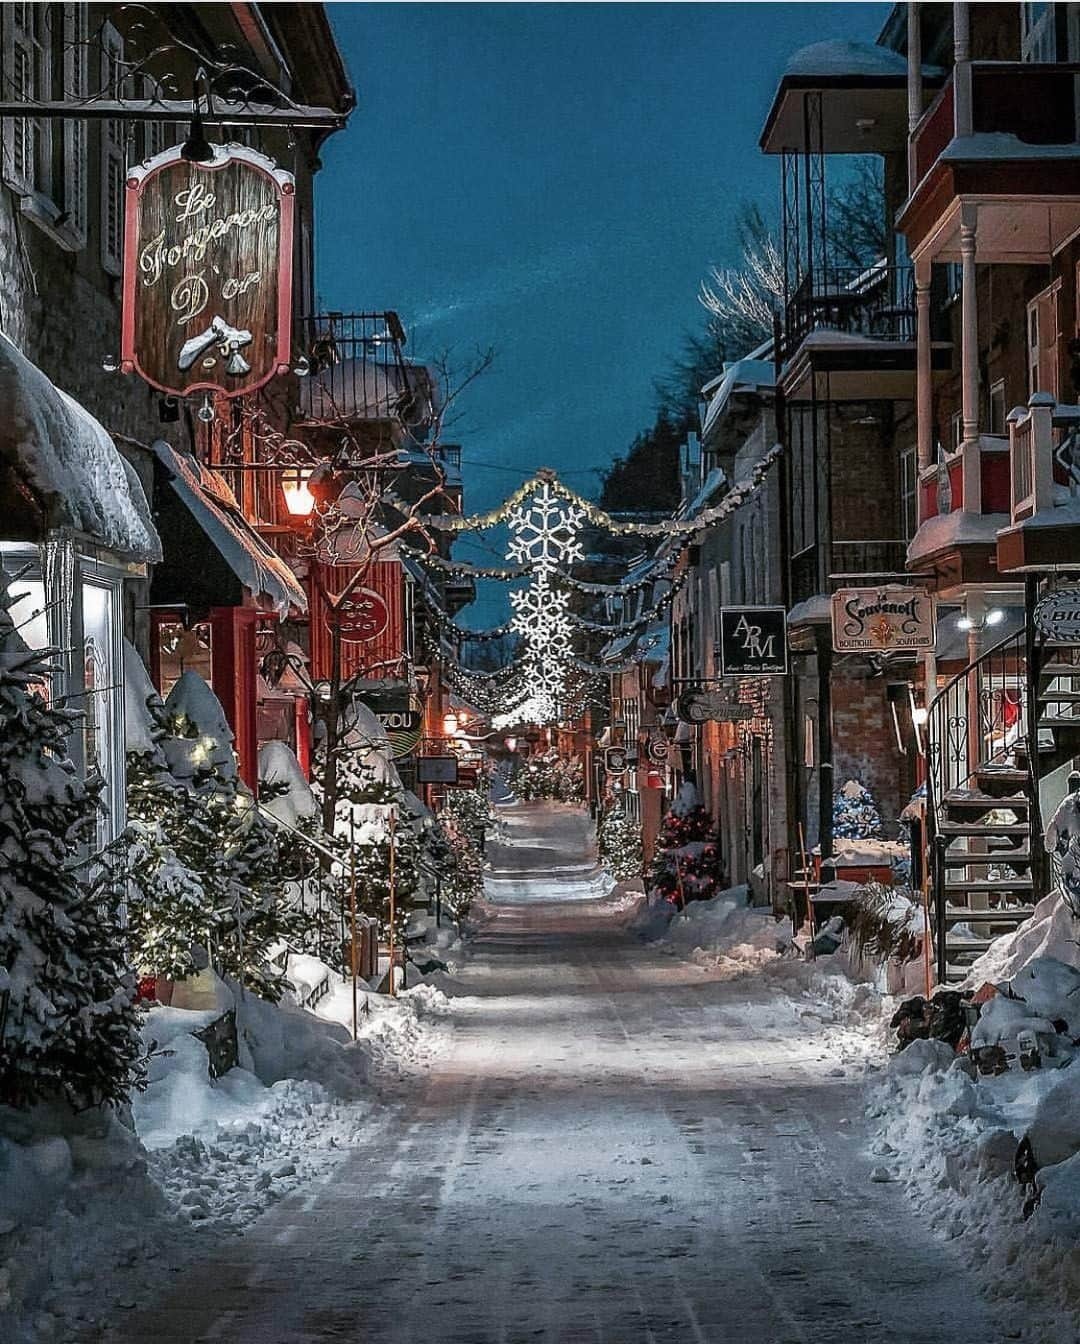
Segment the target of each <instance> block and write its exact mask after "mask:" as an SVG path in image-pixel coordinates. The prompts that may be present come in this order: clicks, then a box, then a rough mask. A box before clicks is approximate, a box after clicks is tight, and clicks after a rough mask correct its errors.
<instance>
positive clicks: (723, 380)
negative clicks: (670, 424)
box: [701, 359, 776, 438]
mask: <svg viewBox="0 0 1080 1344" xmlns="http://www.w3.org/2000/svg"><path fill="white" fill-rule="evenodd" d="M775 386H776V369H775V367H774V365H773V363H772V361H771V360H768V359H737V360H735V361H734V363H732V364H725V365H724V372H723V375H722V376H721V377H720V379H719V381H713V382H711V383H709V384H707V386H706V387H705V388H703V389H702V390H703V391H705V392H707V393H708V394H709V406H708V410H707V411H706V412H705V420H704V423H703V424H702V426H701V437H702V438H705V437H706V436H707V434H708V432H709V430H710V429H711V428H712V426H713V425H714V424H715V423H716V420H717V418H718V417H719V416H721V415H723V413H724V410H725V408H726V406H727V404H728V402H729V401H730V399H731V397H732V395H733V394H734V393H736V392H749V393H754V392H760V391H762V389H771V388H773V387H775Z"/></svg>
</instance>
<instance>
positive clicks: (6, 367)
mask: <svg viewBox="0 0 1080 1344" xmlns="http://www.w3.org/2000/svg"><path fill="white" fill-rule="evenodd" d="M0 404H2V405H3V408H4V414H3V420H2V423H0V498H3V497H4V496H9V497H10V495H11V494H12V493H14V492H15V491H18V492H19V493H23V492H26V491H28V492H29V493H30V494H31V495H32V496H33V497H34V499H35V500H36V502H37V503H38V505H39V506H40V508H41V511H42V514H43V516H44V518H43V521H44V524H45V526H46V527H47V528H61V527H68V528H73V529H74V530H75V531H77V532H80V533H82V534H83V535H84V536H86V537H88V538H90V539H91V540H92V541H94V542H97V543H98V544H99V545H101V546H105V547H107V548H108V549H109V550H111V551H116V552H117V553H118V554H120V555H124V556H128V557H130V558H131V559H133V560H141V561H145V562H148V563H151V564H153V563H154V562H156V561H157V560H159V559H160V558H161V542H160V540H159V538H158V534H157V531H156V530H155V528H154V524H153V522H152V521H151V519H150V509H149V507H148V506H147V502H146V496H145V495H144V494H143V489H142V485H141V484H140V483H139V478H138V477H137V476H136V474H135V471H134V469H133V468H132V467H131V466H130V464H129V463H127V462H125V461H124V459H123V457H122V456H121V455H120V452H119V450H118V449H117V447H116V444H115V443H113V441H112V439H111V438H110V437H109V434H108V433H107V431H106V430H105V428H104V426H102V425H101V424H99V422H98V421H97V420H95V419H94V417H93V416H92V415H91V414H90V412H89V411H88V410H86V408H85V407H83V406H80V405H79V403H78V402H77V401H75V400H74V398H72V397H69V396H68V394H67V393H66V392H62V391H61V390H60V388H58V387H56V386H55V384H53V383H52V382H51V381H50V380H49V379H48V378H47V377H46V376H45V374H44V373H42V371H41V370H40V369H39V368H38V367H37V365H36V364H33V363H31V362H30V360H28V359H27V358H26V356H25V355H24V354H23V353H22V352H21V351H20V350H19V349H18V347H17V346H16V345H15V344H14V343H13V342H12V341H10V340H9V339H8V338H7V337H6V336H5V335H4V334H3V333H2V332H0ZM5 478H9V480H10V484H11V485H13V486H14V491H12V490H11V488H10V486H9V480H5Z"/></svg>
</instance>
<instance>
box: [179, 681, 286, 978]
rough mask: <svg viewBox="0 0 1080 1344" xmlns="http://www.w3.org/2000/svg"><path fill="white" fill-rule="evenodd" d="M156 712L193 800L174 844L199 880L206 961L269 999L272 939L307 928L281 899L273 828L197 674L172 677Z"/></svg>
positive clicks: (272, 974) (283, 896)
mask: <svg viewBox="0 0 1080 1344" xmlns="http://www.w3.org/2000/svg"><path fill="white" fill-rule="evenodd" d="M165 711H166V716H167V735H166V737H165V738H164V739H163V740H162V744H161V745H162V750H163V751H164V753H165V758H166V760H167V761H168V763H169V767H170V770H171V772H172V774H173V776H174V777H175V778H176V779H178V780H180V781H181V782H183V783H185V784H186V785H187V787H188V789H189V790H190V792H191V794H192V795H193V796H194V798H195V800H196V802H197V806H196V807H195V808H194V809H193V814H192V817H191V824H190V826H189V828H188V830H187V832H186V833H185V835H184V836H182V837H175V838H174V840H175V845H176V849H177V852H178V853H179V854H180V856H181V858H182V859H183V860H184V862H185V863H186V864H187V866H188V867H189V868H192V869H193V870H194V871H195V872H197V873H198V874H199V875H200V878H201V880H202V884H203V891H204V896H205V900H204V908H203V913H204V916H205V918H206V931H205V932H206V947H207V950H208V952H209V956H210V961H211V964H212V965H213V966H214V968H215V969H216V970H217V971H219V972H220V973H222V974H224V975H229V976H232V977H233V978H234V979H237V980H239V981H241V983H243V984H244V985H246V986H247V987H248V988H250V989H253V990H255V991H256V993H258V994H260V995H261V996H262V997H263V998H267V999H271V1000H276V999H277V998H279V997H280V995H281V991H282V988H283V985H282V981H281V977H280V975H279V974H278V972H277V971H276V970H275V969H274V968H273V966H272V965H271V964H270V962H269V952H270V949H271V947H272V946H273V945H274V944H275V943H278V942H281V941H288V942H294V943H299V942H301V941H302V940H303V938H304V934H305V932H306V930H307V927H308V921H307V917H306V915H305V914H304V912H303V911H302V910H300V909H298V908H297V907H296V905H295V904H293V903H291V902H290V900H289V893H288V891H287V889H286V885H285V883H284V881H283V880H282V877H281V874H280V872H279V869H278V846H277V836H276V834H275V832H274V828H273V826H272V823H270V822H269V821H268V820H267V819H266V818H265V817H263V816H262V815H261V814H260V813H259V811H258V809H257V808H256V806H255V800H254V798H253V797H252V795H251V792H250V791H249V790H248V789H247V788H246V786H245V785H244V784H243V782H242V781H241V780H240V777H239V775H238V773H237V768H236V756H235V754H234V752H233V749H232V732H231V730H230V729H229V725H228V722H227V721H226V718H225V712H224V710H223V709H222V708H221V703H220V701H219V700H218V699H217V697H216V696H215V695H214V693H213V691H212V690H211V689H210V687H209V686H208V685H207V684H206V682H205V681H204V680H203V679H202V677H200V676H199V674H198V673H197V672H192V671H187V672H185V673H184V674H183V676H181V678H180V680H179V681H178V682H177V683H176V685H175V686H174V687H173V688H172V690H171V691H170V692H169V696H168V699H167V700H166V701H165Z"/></svg>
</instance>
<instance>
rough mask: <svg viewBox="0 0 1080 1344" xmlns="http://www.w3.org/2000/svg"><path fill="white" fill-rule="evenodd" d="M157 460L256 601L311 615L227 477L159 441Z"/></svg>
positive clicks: (287, 570) (294, 582)
mask: <svg viewBox="0 0 1080 1344" xmlns="http://www.w3.org/2000/svg"><path fill="white" fill-rule="evenodd" d="M153 451H154V455H155V456H156V457H157V459H158V461H159V462H160V463H161V465H162V466H163V467H164V468H165V470H166V471H167V472H168V474H169V484H170V485H171V486H172V489H173V490H174V492H175V493H176V494H177V496H178V497H179V498H180V499H181V500H182V501H183V503H184V504H185V506H186V507H187V509H188V511H189V512H190V514H191V516H192V517H193V518H194V519H195V521H196V522H197V523H198V524H199V526H200V527H201V528H202V530H203V532H204V533H205V534H206V536H207V538H208V539H209V540H210V541H211V542H212V543H213V545H214V547H215V548H216V550H217V551H218V553H219V554H220V555H221V557H222V559H223V560H224V561H225V563H226V564H227V565H228V566H229V568H230V569H231V570H232V572H233V573H234V574H235V575H236V577H237V578H238V579H239V580H240V582H241V583H242V584H243V586H244V587H245V588H246V589H247V590H248V591H249V592H250V593H251V595H252V597H254V598H255V600H256V601H261V602H262V603H264V604H266V605H268V606H270V607H273V608H274V610H275V611H277V612H279V613H280V614H281V615H282V616H284V615H285V614H286V613H287V612H288V610H289V608H290V607H296V608H297V609H298V610H299V611H306V610H307V597H306V595H305V593H304V590H303V588H301V586H300V584H299V583H298V582H297V579H296V576H295V575H294V574H293V572H292V570H291V569H290V568H289V566H288V565H287V564H286V563H285V561H284V560H282V558H281V556H280V555H278V553H277V552H276V551H275V550H273V549H272V548H271V547H270V546H268V545H267V544H266V542H265V541H263V539H262V537H260V536H259V534H258V533H257V532H256V531H255V529H254V528H253V527H252V526H251V524H250V523H249V522H248V521H247V519H246V518H245V517H244V515H243V513H242V512H241V510H240V505H239V504H238V503H237V502H236V496H235V495H234V494H233V492H232V491H231V490H230V489H229V487H228V486H227V485H226V484H225V481H224V480H223V479H222V477H221V476H220V475H219V474H218V473H217V472H216V471H212V470H211V469H210V468H209V467H206V466H203V464H202V463H201V462H198V461H197V460H196V459H195V458H194V457H190V456H189V455H188V454H186V453H179V452H177V451H176V450H175V449H174V448H172V447H170V446H169V444H167V443H165V442H164V441H163V440H161V439H159V440H158V441H157V442H156V443H155V444H154V445H153Z"/></svg>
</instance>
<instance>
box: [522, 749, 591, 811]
mask: <svg viewBox="0 0 1080 1344" xmlns="http://www.w3.org/2000/svg"><path fill="white" fill-rule="evenodd" d="M514 788H515V790H516V792H517V795H518V797H519V798H521V799H522V800H523V801H525V802H531V801H533V800H536V799H542V798H544V799H546V798H550V799H552V800H554V801H556V802H561V803H579V802H581V800H582V798H583V797H584V796H585V772H584V769H583V768H582V764H581V761H580V760H579V759H578V758H577V757H576V756H575V757H574V758H573V759H571V760H564V759H563V758H562V757H561V756H560V755H559V753H558V752H557V751H547V752H544V753H543V754H542V755H539V756H532V757H530V758H529V760H528V761H527V762H526V763H525V765H524V767H523V768H522V769H521V770H520V771H519V773H518V774H517V776H516V777H515V780H514Z"/></svg>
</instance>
